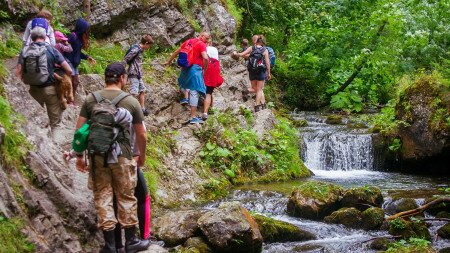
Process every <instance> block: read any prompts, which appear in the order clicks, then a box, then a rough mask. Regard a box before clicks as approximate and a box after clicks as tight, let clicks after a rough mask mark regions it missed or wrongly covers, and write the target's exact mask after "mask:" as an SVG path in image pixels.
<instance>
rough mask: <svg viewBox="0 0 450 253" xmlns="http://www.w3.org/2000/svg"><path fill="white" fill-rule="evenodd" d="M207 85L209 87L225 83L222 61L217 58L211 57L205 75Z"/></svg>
mask: <svg viewBox="0 0 450 253" xmlns="http://www.w3.org/2000/svg"><path fill="white" fill-rule="evenodd" d="M203 79H204V80H205V85H206V86H209V87H219V86H220V85H222V83H223V77H222V76H221V75H220V62H219V61H218V60H217V59H214V58H209V63H208V68H207V69H206V71H205V75H204V76H203Z"/></svg>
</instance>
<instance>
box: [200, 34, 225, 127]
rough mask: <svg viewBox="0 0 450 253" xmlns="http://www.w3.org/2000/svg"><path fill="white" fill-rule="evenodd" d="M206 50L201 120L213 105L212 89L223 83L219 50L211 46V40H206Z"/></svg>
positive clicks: (206, 117)
mask: <svg viewBox="0 0 450 253" xmlns="http://www.w3.org/2000/svg"><path fill="white" fill-rule="evenodd" d="M206 52H207V54H208V58H209V63H208V68H207V69H206V71H205V74H204V75H203V79H204V80H205V85H206V97H205V101H204V102H203V114H202V120H207V119H208V111H209V108H210V106H211V107H212V105H213V96H212V94H213V92H214V89H215V88H217V87H219V86H220V85H221V84H222V83H223V78H222V76H221V75H220V62H219V52H218V50H217V48H215V47H213V46H212V40H211V39H210V40H209V41H208V44H207V47H206Z"/></svg>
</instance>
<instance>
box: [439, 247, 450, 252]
mask: <svg viewBox="0 0 450 253" xmlns="http://www.w3.org/2000/svg"><path fill="white" fill-rule="evenodd" d="M439 253H450V247H447V248H443V249H440V250H439Z"/></svg>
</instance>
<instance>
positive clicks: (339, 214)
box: [323, 207, 362, 228]
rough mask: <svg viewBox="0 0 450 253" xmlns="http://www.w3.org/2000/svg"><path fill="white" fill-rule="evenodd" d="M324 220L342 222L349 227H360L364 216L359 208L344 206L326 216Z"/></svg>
mask: <svg viewBox="0 0 450 253" xmlns="http://www.w3.org/2000/svg"><path fill="white" fill-rule="evenodd" d="M323 221H325V222H326V223H334V224H342V225H344V226H346V227H349V228H359V227H360V226H361V223H362V216H361V211H359V210H358V209H356V208H353V207H350V208H347V207H344V208H341V209H339V210H337V211H335V212H333V213H332V214H331V215H329V216H326V217H325V218H324V219H323Z"/></svg>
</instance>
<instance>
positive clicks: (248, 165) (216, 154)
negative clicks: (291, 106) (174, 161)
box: [196, 108, 309, 183]
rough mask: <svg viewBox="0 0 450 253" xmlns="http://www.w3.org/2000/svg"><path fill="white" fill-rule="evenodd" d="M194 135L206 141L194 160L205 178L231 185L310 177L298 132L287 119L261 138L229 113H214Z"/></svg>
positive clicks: (249, 116)
mask: <svg viewBox="0 0 450 253" xmlns="http://www.w3.org/2000/svg"><path fill="white" fill-rule="evenodd" d="M241 112H242V113H243V114H244V115H246V114H247V113H246V112H247V110H246V109H243V108H241ZM244 117H245V116H244ZM246 118H247V121H248V122H249V124H250V121H253V116H251V114H247V116H246ZM197 134H198V136H199V137H201V138H202V139H203V140H204V141H205V142H206V144H205V146H204V147H203V148H202V149H201V151H200V152H199V158H198V159H197V160H196V164H197V166H198V168H199V169H200V170H202V171H204V172H205V173H204V174H205V175H204V176H208V175H210V173H212V175H219V177H222V178H227V179H228V180H229V181H230V182H232V183H240V182H245V181H249V180H252V181H255V180H256V181H263V182H268V181H278V180H287V179H291V178H298V177H304V176H309V171H308V170H307V169H306V167H305V166H304V164H303V162H302V160H301V159H300V156H299V153H300V152H299V147H298V143H299V142H298V136H297V131H296V129H295V128H293V127H292V125H291V124H290V123H289V122H288V121H287V120H284V119H278V124H276V125H275V127H274V128H273V129H272V130H271V131H269V133H268V134H267V135H266V136H264V137H263V138H262V139H260V138H259V137H258V136H257V135H256V133H255V132H254V131H253V130H252V129H251V125H250V126H249V127H248V128H244V127H241V126H240V125H239V123H238V120H237V119H236V117H234V116H233V115H232V114H230V113H228V112H225V113H216V114H215V115H213V116H211V117H210V119H208V121H207V124H206V127H205V128H203V129H202V130H201V132H200V133H197ZM208 171H210V173H208Z"/></svg>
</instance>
